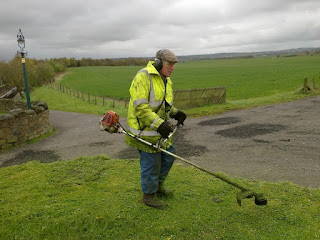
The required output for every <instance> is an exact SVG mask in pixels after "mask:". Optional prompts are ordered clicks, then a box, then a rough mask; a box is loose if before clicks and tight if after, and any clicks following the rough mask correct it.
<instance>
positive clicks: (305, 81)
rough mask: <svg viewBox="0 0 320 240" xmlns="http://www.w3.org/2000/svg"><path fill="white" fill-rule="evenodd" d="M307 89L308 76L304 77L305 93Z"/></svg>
mask: <svg viewBox="0 0 320 240" xmlns="http://www.w3.org/2000/svg"><path fill="white" fill-rule="evenodd" d="M307 89H308V78H304V83H303V92H304V93H307Z"/></svg>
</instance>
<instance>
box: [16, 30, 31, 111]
mask: <svg viewBox="0 0 320 240" xmlns="http://www.w3.org/2000/svg"><path fill="white" fill-rule="evenodd" d="M17 42H18V46H19V47H20V52H19V50H18V51H17V52H18V53H20V54H21V62H22V69H23V77H24V85H25V88H26V97H27V106H28V109H31V102H30V94H29V86H28V79H27V70H26V59H25V55H26V52H25V51H24V48H25V46H26V43H25V40H24V36H23V34H22V32H21V29H19V33H18V35H17Z"/></svg>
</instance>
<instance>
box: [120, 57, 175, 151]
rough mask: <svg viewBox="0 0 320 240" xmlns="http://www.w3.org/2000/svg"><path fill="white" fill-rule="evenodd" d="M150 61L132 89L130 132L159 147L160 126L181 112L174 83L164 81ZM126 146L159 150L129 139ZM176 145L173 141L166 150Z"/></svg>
mask: <svg viewBox="0 0 320 240" xmlns="http://www.w3.org/2000/svg"><path fill="white" fill-rule="evenodd" d="M153 63H154V62H153V61H150V62H149V63H148V65H147V66H146V67H145V68H143V69H141V70H140V71H139V72H138V73H137V74H136V76H135V77H134V79H133V80H132V83H131V87H130V90H129V91H130V103H129V108H128V117H127V130H128V131H129V132H130V133H132V134H134V135H136V136H139V137H140V138H142V139H144V140H146V141H148V142H151V143H153V144H156V143H157V142H158V140H159V139H160V138H161V136H160V134H159V133H158V132H157V129H158V128H159V126H160V125H161V124H162V123H163V122H164V121H165V120H168V119H169V117H172V116H174V115H175V114H176V113H177V112H178V109H177V108H175V107H174V106H173V105H172V103H173V91H172V82H171V79H170V78H169V77H168V78H164V77H163V78H162V77H161V75H160V74H159V72H158V71H157V69H156V68H155V67H154V66H153V65H152V64H153ZM126 143H127V144H128V145H129V146H132V147H135V148H137V149H139V150H142V151H145V152H157V150H155V149H153V148H151V147H149V146H147V145H145V144H143V143H141V142H139V141H138V140H136V139H134V138H132V137H130V136H128V135H126ZM172 144H173V141H172V140H171V139H170V140H168V141H167V143H166V146H164V148H169V147H170V146H171V145H172Z"/></svg>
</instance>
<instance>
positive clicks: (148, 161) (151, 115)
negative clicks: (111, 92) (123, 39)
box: [126, 49, 186, 208]
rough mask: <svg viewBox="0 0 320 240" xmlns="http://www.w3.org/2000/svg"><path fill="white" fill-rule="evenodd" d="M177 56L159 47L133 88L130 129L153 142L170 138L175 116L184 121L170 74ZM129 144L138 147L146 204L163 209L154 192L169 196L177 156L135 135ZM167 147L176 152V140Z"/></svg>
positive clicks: (127, 139)
mask: <svg viewBox="0 0 320 240" xmlns="http://www.w3.org/2000/svg"><path fill="white" fill-rule="evenodd" d="M177 62H178V58H177V57H176V56H175V55H174V53H173V52H171V51H170V50H168V49H162V50H159V51H158V52H157V53H156V59H155V61H149V62H148V64H147V66H146V67H145V68H143V69H141V70H140V71H139V72H138V73H137V74H136V76H135V77H134V79H133V81H132V83H131V87H130V90H129V91H130V96H131V98H130V103H129V109H128V118H127V127H128V131H129V132H131V133H132V134H134V135H137V136H139V137H140V138H142V139H145V140H146V141H148V142H151V143H154V144H155V143H157V142H158V140H159V139H160V138H167V137H168V135H169V134H170V132H172V131H173V126H172V124H171V123H170V122H169V121H168V119H169V118H170V117H171V118H174V119H175V120H177V121H178V123H179V124H183V122H184V120H185V119H186V114H185V113H183V112H182V111H179V110H178V109H177V108H175V107H174V106H173V105H172V102H173V91H172V82H171V79H170V76H171V74H172V72H173V70H174V68H175V64H176V63H177ZM126 143H127V144H128V145H130V146H133V147H135V148H137V149H138V150H139V153H140V168H141V187H142V191H143V193H144V194H143V198H142V202H143V203H144V204H146V205H147V206H151V207H155V208H162V207H163V203H161V202H160V201H158V200H157V199H155V194H157V195H166V194H168V191H167V190H166V189H165V188H164V187H163V183H164V181H165V179H166V177H167V176H168V173H169V171H170V169H171V166H172V164H173V161H174V157H172V156H170V155H168V154H165V153H163V152H160V151H158V150H155V149H154V148H151V147H149V146H147V145H145V144H143V143H141V142H139V141H137V140H135V139H133V138H132V137H129V136H126ZM165 148H166V149H167V150H168V151H170V152H172V153H174V152H175V148H174V145H173V140H172V139H169V140H168V141H167V142H166V146H165Z"/></svg>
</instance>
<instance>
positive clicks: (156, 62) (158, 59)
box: [153, 49, 166, 72]
mask: <svg viewBox="0 0 320 240" xmlns="http://www.w3.org/2000/svg"><path fill="white" fill-rule="evenodd" d="M165 50H166V49H161V50H159V51H158V52H157V54H156V58H155V59H154V64H153V66H154V67H155V68H156V69H157V70H158V72H159V71H160V70H161V69H162V66H163V63H162V54H163V52H164V51H165Z"/></svg>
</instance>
